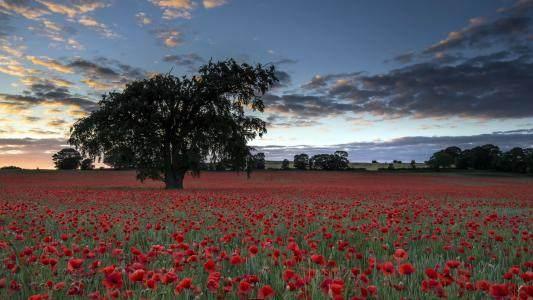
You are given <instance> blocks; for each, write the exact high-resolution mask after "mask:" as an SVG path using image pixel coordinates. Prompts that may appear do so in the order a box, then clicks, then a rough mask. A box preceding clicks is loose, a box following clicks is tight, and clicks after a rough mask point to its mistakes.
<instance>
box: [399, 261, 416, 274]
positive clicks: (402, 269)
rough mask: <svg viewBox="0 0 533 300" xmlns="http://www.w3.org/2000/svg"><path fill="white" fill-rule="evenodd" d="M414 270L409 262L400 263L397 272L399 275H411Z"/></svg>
mask: <svg viewBox="0 0 533 300" xmlns="http://www.w3.org/2000/svg"><path fill="white" fill-rule="evenodd" d="M414 272H415V268H414V267H413V265H412V264H410V263H405V264H402V265H400V266H399V267H398V273H400V274H401V275H411V274H413V273H414Z"/></svg>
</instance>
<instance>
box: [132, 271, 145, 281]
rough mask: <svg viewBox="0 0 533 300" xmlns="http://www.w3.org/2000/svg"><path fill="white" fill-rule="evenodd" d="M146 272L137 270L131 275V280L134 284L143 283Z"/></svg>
mask: <svg viewBox="0 0 533 300" xmlns="http://www.w3.org/2000/svg"><path fill="white" fill-rule="evenodd" d="M145 273H146V272H145V271H144V270H143V269H137V270H135V271H134V272H133V273H131V274H130V275H129V278H130V280H131V281H133V282H137V281H142V280H143V279H144V274H145Z"/></svg>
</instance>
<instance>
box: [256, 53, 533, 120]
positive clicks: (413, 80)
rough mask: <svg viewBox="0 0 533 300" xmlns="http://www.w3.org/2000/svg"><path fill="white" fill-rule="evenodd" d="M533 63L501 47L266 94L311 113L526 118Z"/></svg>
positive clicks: (532, 95)
mask: <svg viewBox="0 0 533 300" xmlns="http://www.w3.org/2000/svg"><path fill="white" fill-rule="evenodd" d="M531 86H533V63H532V61H531V59H530V58H529V56H527V55H522V56H516V54H514V53H511V52H509V51H502V52H497V53H493V54H490V55H485V56H478V57H475V58H471V59H468V60H466V61H464V62H462V63H459V64H455V65H446V64H441V63H439V62H438V61H434V62H429V63H421V64H415V65H410V66H406V67H403V68H399V69H396V70H392V71H390V72H388V73H385V74H378V75H361V73H354V74H331V75H325V76H321V77H315V78H314V79H313V80H312V81H311V82H310V83H308V84H307V85H306V86H304V88H305V89H307V90H308V91H310V92H312V93H313V94H312V95H306V96H303V95H295V94H290V95H280V96H269V97H267V98H266V99H267V104H268V105H269V106H268V107H269V108H271V109H273V110H274V111H277V112H282V113H287V114H294V115H301V116H307V117H323V116H331V115H342V114H345V113H347V112H353V113H356V114H357V113H370V114H373V115H377V116H383V117H387V118H397V117H415V118H432V117H454V116H459V117H464V118H478V119H485V118H500V119H505V118H524V117H532V116H533V101H531V99H533V89H531V88H530V87H531Z"/></svg>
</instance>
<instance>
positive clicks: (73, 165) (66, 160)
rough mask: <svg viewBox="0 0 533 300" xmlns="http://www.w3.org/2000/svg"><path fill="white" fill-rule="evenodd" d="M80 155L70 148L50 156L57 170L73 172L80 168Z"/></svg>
mask: <svg viewBox="0 0 533 300" xmlns="http://www.w3.org/2000/svg"><path fill="white" fill-rule="evenodd" d="M81 159H82V157H81V154H80V153H79V152H78V151H77V150H76V149H72V148H65V149H61V150H60V151H59V152H57V153H56V154H54V155H53V156H52V160H53V161H54V165H55V166H56V168H57V169H59V170H75V169H77V168H79V167H80V162H81Z"/></svg>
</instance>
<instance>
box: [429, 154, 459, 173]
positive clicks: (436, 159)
mask: <svg viewBox="0 0 533 300" xmlns="http://www.w3.org/2000/svg"><path fill="white" fill-rule="evenodd" d="M453 162H454V161H453V157H452V156H451V155H450V154H449V153H447V152H446V151H445V150H441V151H438V152H435V153H433V155H432V156H431V157H430V158H429V160H428V161H427V162H426V164H427V165H429V167H430V168H433V169H435V170H438V169H440V168H449V167H450V166H451V165H452V164H453Z"/></svg>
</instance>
